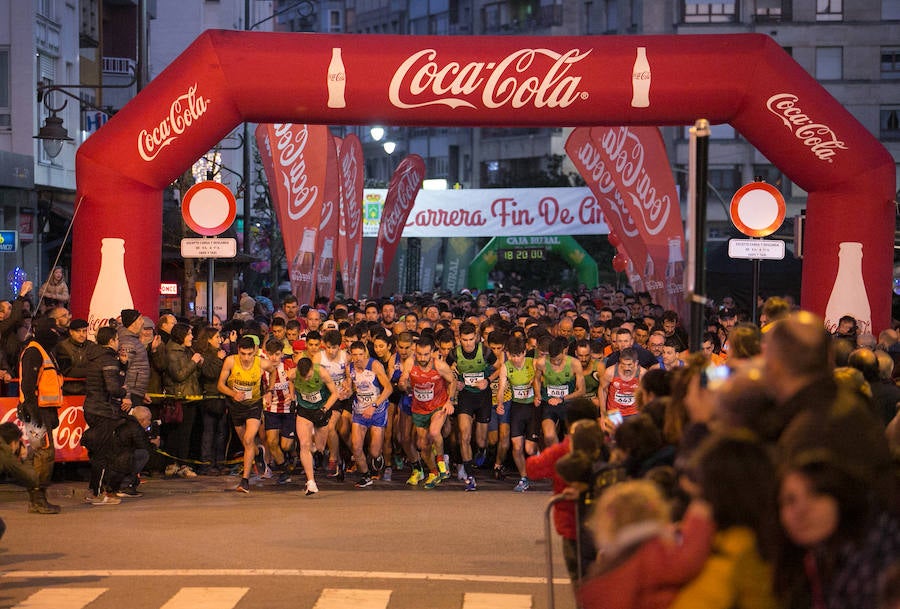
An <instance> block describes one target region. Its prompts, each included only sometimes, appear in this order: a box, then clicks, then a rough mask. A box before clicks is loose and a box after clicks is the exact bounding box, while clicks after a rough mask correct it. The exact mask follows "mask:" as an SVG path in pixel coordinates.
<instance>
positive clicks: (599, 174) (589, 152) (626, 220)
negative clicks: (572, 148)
mask: <svg viewBox="0 0 900 609" xmlns="http://www.w3.org/2000/svg"><path fill="white" fill-rule="evenodd" d="M576 157H577V159H578V161H579V162H581V165H582V167H583V168H584V170H583V171H581V174H582V176H584V175H589V176H590V178H591V181H592V182H593V183H594V188H595V189H596V192H598V193H601V194H610V193H612V197H604V199H606V201H607V203H609V205H610V206H611V207H612V212H613V213H614V214H615V215H616V216H617V217H618V218H619V222H620V224H621V226H622V229H621V230H622V233H623V234H624V235H626V236H628V237H634V236H637V235H638V228H637V225H636V224H635V223H634V218H632V217H631V213H630V212H629V211H628V206H627V205H625V201H624V199H623V198H622V195H621V194H620V193H619V191H618V190H616V184H615V181H614V180H613V176H612V172H611V171H610V169H609V168H608V167H607V165H606V163H605V162H604V160H603V155H602V154H601V153H600V151H599V150H597V149H596V148H595V147H594V145H593V144H592V143H591V142H584V144H582V145H581V147H580V148H579V149H578V153H577V155H576Z"/></svg>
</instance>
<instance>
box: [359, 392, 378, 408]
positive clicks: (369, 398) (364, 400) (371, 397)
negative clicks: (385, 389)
mask: <svg viewBox="0 0 900 609" xmlns="http://www.w3.org/2000/svg"><path fill="white" fill-rule="evenodd" d="M356 401H357V402H358V403H360V404H365V405H366V406H368V405H369V404H371V403H372V402H374V401H375V394H374V393H357V394H356Z"/></svg>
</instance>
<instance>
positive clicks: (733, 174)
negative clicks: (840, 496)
mask: <svg viewBox="0 0 900 609" xmlns="http://www.w3.org/2000/svg"><path fill="white" fill-rule="evenodd" d="M707 181H708V182H709V184H710V185H711V186H712V187H713V188H715V189H716V190H718V191H719V193H720V194H722V195H723V196H728V197H731V196H732V195H733V194H734V193H735V192H736V191H737V189H738V188H740V187H741V186H743V184H742V183H741V170H740V168H739V167H737V166H728V167H710V168H709V173H708V174H707ZM685 192H687V191H685Z"/></svg>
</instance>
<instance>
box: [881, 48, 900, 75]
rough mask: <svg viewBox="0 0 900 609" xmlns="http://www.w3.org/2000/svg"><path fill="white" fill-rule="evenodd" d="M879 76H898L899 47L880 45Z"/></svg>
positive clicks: (899, 72)
mask: <svg viewBox="0 0 900 609" xmlns="http://www.w3.org/2000/svg"><path fill="white" fill-rule="evenodd" d="M881 78H882V80H893V79H895V78H900V47H881Z"/></svg>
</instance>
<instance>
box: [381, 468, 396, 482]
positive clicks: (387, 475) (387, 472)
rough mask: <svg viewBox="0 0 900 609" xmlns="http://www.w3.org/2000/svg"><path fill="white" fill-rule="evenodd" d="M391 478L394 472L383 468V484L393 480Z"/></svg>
mask: <svg viewBox="0 0 900 609" xmlns="http://www.w3.org/2000/svg"><path fill="white" fill-rule="evenodd" d="M393 477H394V470H392V469H391V468H390V467H385V468H384V471H382V472H381V479H382V480H384V481H385V482H390V481H391V478H393Z"/></svg>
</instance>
